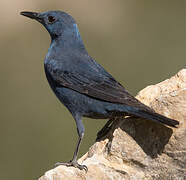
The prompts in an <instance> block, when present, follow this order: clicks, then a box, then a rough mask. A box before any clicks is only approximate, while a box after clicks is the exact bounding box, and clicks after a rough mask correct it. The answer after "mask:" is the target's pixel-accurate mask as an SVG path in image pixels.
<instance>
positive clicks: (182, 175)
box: [39, 69, 186, 180]
mask: <svg viewBox="0 0 186 180" xmlns="http://www.w3.org/2000/svg"><path fill="white" fill-rule="evenodd" d="M137 98H138V99H139V100H140V101H142V102H143V103H145V104H146V105H148V106H150V107H152V108H153V109H154V110H155V111H156V112H158V113H160V114H163V115H165V116H167V117H170V118H173V119H176V120H178V121H179V122H180V125H179V127H178V128H169V127H166V126H163V125H161V124H158V123H154V122H151V121H149V120H145V119H139V118H131V117H127V118H125V119H124V118H118V119H117V120H116V121H115V123H114V125H113V126H112V129H111V131H110V132H109V133H108V134H107V135H106V137H104V138H103V139H102V140H99V141H97V142H96V143H95V144H94V145H92V147H90V149H89V151H88V152H87V153H86V154H85V155H84V156H83V157H81V158H80V159H79V163H82V164H85V165H87V167H88V172H87V173H86V172H85V171H83V170H82V171H81V170H79V169H76V168H73V167H65V166H59V167H56V168H54V169H52V170H49V171H48V172H46V173H45V175H44V176H42V177H41V178H40V179H39V180H63V179H66V180H68V179H69V180H85V179H86V180H94V179H96V180H111V179H112V180H123V179H124V180H138V179H144V180H145V179H148V180H151V179H152V180H154V179H155V180H157V179H158V180H160V179H161V180H162V179H166V180H184V179H186V69H183V70H181V71H180V72H178V73H177V74H176V75H175V76H173V77H172V78H170V79H168V80H165V81H163V82H161V83H159V84H156V85H151V86H148V87H146V88H145V89H143V90H142V91H140V92H139V94H138V95H137Z"/></svg>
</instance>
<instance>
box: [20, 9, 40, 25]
mask: <svg viewBox="0 0 186 180" xmlns="http://www.w3.org/2000/svg"><path fill="white" fill-rule="evenodd" d="M20 14H21V15H23V16H26V17H29V18H31V19H35V20H37V21H39V22H42V20H43V19H42V18H41V16H40V13H36V12H28V11H22V12H21V13H20Z"/></svg>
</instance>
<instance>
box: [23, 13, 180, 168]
mask: <svg viewBox="0 0 186 180" xmlns="http://www.w3.org/2000/svg"><path fill="white" fill-rule="evenodd" d="M21 15H23V16H26V17H29V18H32V19H35V20H37V21H38V22H40V23H41V24H42V25H43V26H44V27H45V28H46V29H47V31H48V32H49V34H50V36H51V44H50V48H49V50H48V53H47V55H46V58H45V61H44V69H45V73H46V77H47V80H48V82H49V84H50V86H51V88H52V90H53V91H54V93H55V94H56V96H57V97H58V99H59V100H60V101H61V102H62V103H63V104H64V105H65V106H66V107H67V109H68V110H69V111H70V112H71V114H72V116H73V117H74V119H75V122H76V126H77V132H78V135H79V138H78V143H77V146H76V148H75V152H74V155H73V158H72V160H71V161H69V162H67V163H57V164H56V165H66V166H74V167H77V168H79V169H85V170H86V171H87V167H86V166H85V165H80V164H78V163H77V155H78V151H79V147H80V143H81V141H82V139H83V135H84V126H83V124H82V117H89V118H94V119H111V120H110V121H109V123H106V125H105V126H104V128H103V129H102V130H101V131H100V132H99V134H98V135H99V136H100V137H101V136H103V135H104V134H105V133H106V132H107V131H108V127H109V124H110V123H111V122H112V121H113V119H114V118H113V117H119V116H124V115H132V116H136V117H141V118H145V119H149V120H152V121H155V122H160V123H162V124H165V125H168V126H172V127H176V125H178V124H179V122H178V121H176V120H173V119H170V118H167V117H165V116H163V115H160V114H158V113H155V112H154V111H153V110H152V109H151V108H150V107H148V106H146V105H144V104H143V103H141V102H140V101H139V100H137V99H136V98H134V97H133V96H132V95H130V94H129V93H128V92H127V91H126V89H125V88H124V87H123V86H122V85H121V84H120V83H119V82H117V81H116V80H115V79H114V78H113V77H112V76H111V75H110V74H109V73H108V72H107V71H105V69H104V68H103V67H102V66H101V65H99V64H98V63H97V62H96V61H95V60H94V59H93V58H91V57H90V56H89V55H88V53H87V51H86V49H85V46H84V44H83V41H82V39H81V36H80V33H79V30H78V27H77V24H76V22H75V20H74V19H73V18H72V17H71V16H70V15H69V14H67V13H65V12H62V11H48V12H43V13H36V12H21Z"/></svg>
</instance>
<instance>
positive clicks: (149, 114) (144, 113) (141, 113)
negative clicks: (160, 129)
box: [130, 109, 179, 127]
mask: <svg viewBox="0 0 186 180" xmlns="http://www.w3.org/2000/svg"><path fill="white" fill-rule="evenodd" d="M133 110H134V109H133ZM130 113H131V112H130ZM132 114H133V115H136V116H138V117H141V118H145V119H150V120H152V121H155V122H159V123H162V124H166V125H168V126H171V127H176V125H179V122H178V121H176V120H174V119H170V118H167V117H165V116H163V115H161V114H158V113H156V112H153V111H148V110H142V109H136V110H135V111H132Z"/></svg>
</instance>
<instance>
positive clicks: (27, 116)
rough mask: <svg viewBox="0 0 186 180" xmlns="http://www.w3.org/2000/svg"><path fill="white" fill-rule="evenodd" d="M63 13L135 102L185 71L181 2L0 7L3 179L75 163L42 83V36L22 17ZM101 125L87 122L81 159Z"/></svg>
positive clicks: (83, 0) (40, 0) (64, 126)
mask: <svg viewBox="0 0 186 180" xmlns="http://www.w3.org/2000/svg"><path fill="white" fill-rule="evenodd" d="M56 9H57V10H63V11H66V12H68V13H70V14H71V15H72V16H73V17H74V18H75V19H76V21H77V23H78V26H79V29H80V33H81V35H82V38H83V40H84V43H85V45H86V47H87V50H88V52H89V54H90V55H91V56H92V57H94V58H95V59H96V60H97V61H98V62H99V63H100V64H101V65H103V66H104V67H105V69H106V70H108V71H109V72H110V73H111V74H112V75H113V76H114V77H115V78H116V79H117V80H118V81H120V82H121V84H123V85H124V86H125V87H126V88H127V89H128V90H129V91H130V92H131V93H132V94H133V95H136V94H137V92H138V91H140V90H141V89H143V88H144V87H146V86H148V85H151V84H156V83H158V82H160V81H162V80H165V79H167V78H169V77H171V76H172V75H174V74H175V73H177V72H178V71H179V70H180V69H182V68H186V1H185V0H179V1H170V0H164V1H162V0H157V1H155V0H154V1H152V0H149V1H145V0H141V1H138V0H132V1H131V0H117V1H113V0H112V1H111V0H102V1H100V0H94V1H90V0H89V1H87V0H78V1H74V0H60V1H59V0H52V1H51V0H32V1H28V0H14V1H11V2H10V1H5V0H1V7H0V10H1V16H0V19H1V25H0V32H1V33H0V82H1V93H0V96H1V101H0V107H1V108H0V109H1V113H0V123H1V124H0V179H3V180H9V179H14V180H32V179H38V178H39V177H40V176H41V175H43V173H44V172H45V171H47V170H49V169H51V168H53V165H54V164H55V163H56V162H59V161H63V162H65V161H68V160H70V159H71V158H72V154H73V151H74V148H75V144H76V140H77V133H76V127H75V122H74V120H73V118H72V117H71V115H70V113H69V112H68V111H67V110H66V109H65V107H64V106H63V105H61V104H60V102H59V101H58V100H57V98H56V97H55V95H54V94H53V92H52V91H51V89H50V87H49V85H48V82H47V80H46V78H45V74H44V69H43V60H44V57H45V55H46V52H47V50H48V47H49V44H50V37H49V35H48V33H47V32H46V30H45V29H44V28H43V27H42V26H41V25H40V24H39V23H38V22H36V21H33V20H31V19H28V18H26V17H23V16H20V15H19V13H20V11H23V10H29V11H38V12H41V11H46V10H56ZM104 123H105V120H93V119H84V125H85V127H86V131H85V138H84V141H83V143H82V146H81V150H80V156H81V155H83V154H84V153H85V152H86V151H87V150H88V148H89V147H90V146H91V145H92V144H93V143H94V142H95V137H96V133H97V132H98V130H99V129H100V128H101V127H102V126H103V124H104Z"/></svg>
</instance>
